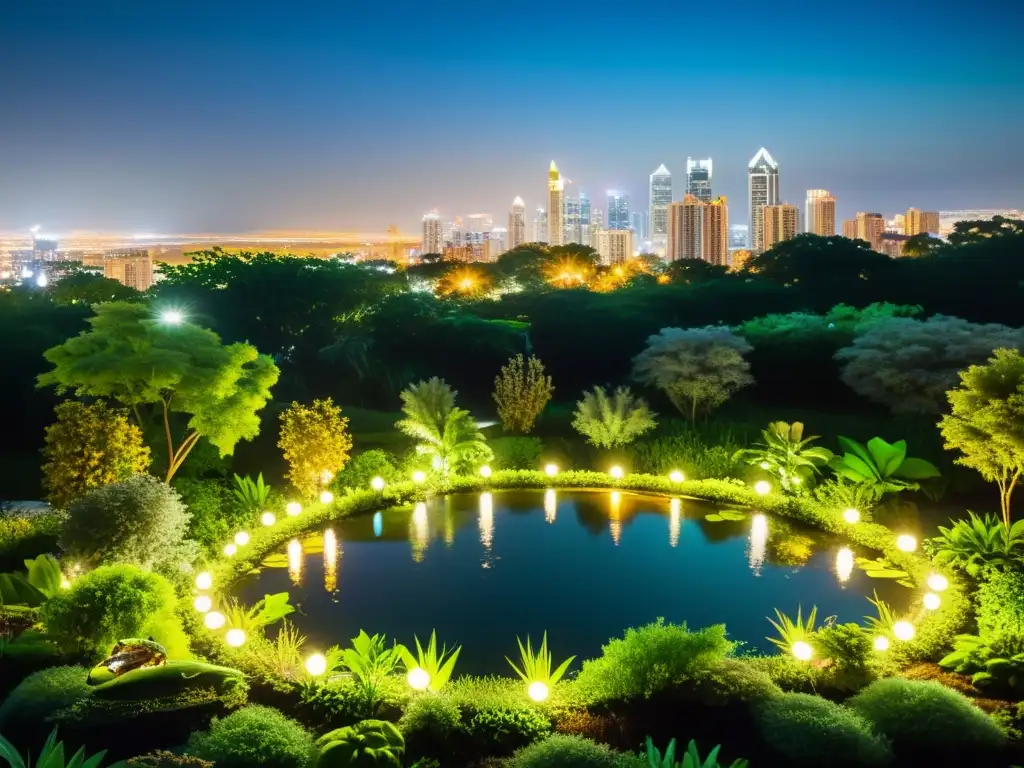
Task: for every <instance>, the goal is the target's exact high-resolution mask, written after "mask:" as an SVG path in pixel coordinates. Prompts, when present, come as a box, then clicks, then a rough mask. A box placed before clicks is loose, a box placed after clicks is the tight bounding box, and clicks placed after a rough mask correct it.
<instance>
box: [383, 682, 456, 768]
mask: <svg viewBox="0 0 1024 768" xmlns="http://www.w3.org/2000/svg"><path fill="white" fill-rule="evenodd" d="M398 728H399V730H401V731H402V735H403V736H404V737H405V743H406V746H407V748H408V750H409V754H410V755H414V756H420V755H429V756H434V757H440V756H443V755H444V754H445V753H446V749H445V747H446V744H448V743H450V742H451V741H452V739H453V738H454V736H455V735H456V734H458V733H459V732H461V731H463V730H464V725H463V722H462V712H461V710H460V709H459V707H458V705H457V704H455V703H454V702H452V701H451V700H450V699H448V698H447V697H446V696H443V695H440V694H436V693H425V694H423V695H421V696H416V697H414V698H413V699H412V701H410V702H409V706H407V707H406V709H405V712H404V713H403V714H402V719H401V720H399V721H398Z"/></svg>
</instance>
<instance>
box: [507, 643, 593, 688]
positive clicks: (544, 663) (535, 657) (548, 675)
mask: <svg viewBox="0 0 1024 768" xmlns="http://www.w3.org/2000/svg"><path fill="white" fill-rule="evenodd" d="M516 642H517V643H518V644H519V658H520V666H516V663H515V662H514V661H512V659H510V658H508V657H507V656H506V657H505V660H506V661H508V663H509V665H510V666H511V667H512V669H514V670H515V673H516V674H517V675H519V677H520V678H521V679H523V680H525V681H526V683H527V684H530V683H543V684H544V685H546V686H547V687H548V688H552V687H554V685H555V684H556V683H557V682H558V681H559V680H561V679H562V676H563V675H565V672H566V670H567V669H569V665H570V664H572V662H573V660H574V659H575V658H576V657H575V656H570V657H569V658H568V659H566V660H565V661H563V662H562V663H561V664H559V665H558V666H557V667H556V668H555V669H554V671H552V669H551V665H552V658H551V652H550V651H549V650H548V633H547V632H545V633H544V639H543V640H541V642H540V648H538V649H537V652H536V653H534V651H533V646H532V645H531V643H530V636H529V635H527V636H526V645H525V646H524V645H523V641H522V640H520V639H519V638H518V637H517V638H516Z"/></svg>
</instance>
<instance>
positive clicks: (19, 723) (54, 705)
mask: <svg viewBox="0 0 1024 768" xmlns="http://www.w3.org/2000/svg"><path fill="white" fill-rule="evenodd" d="M88 676H89V670H87V669H86V668H85V667H51V668H50V669H44V670H42V671H40V672H34V673H33V674H31V675H29V676H28V677H26V678H25V679H24V680H22V681H21V683H20V684H19V685H18V687H17V688H15V689H14V690H13V691H11V692H10V693H9V694H8V695H7V698H6V699H4V702H3V705H0V730H2V731H5V732H6V733H9V734H18V735H19V737H21V736H22V735H23V734H24V733H25V732H26V731H28V732H29V733H32V732H33V731H38V730H39V728H40V726H43V725H44V724H45V723H46V722H47V721H48V720H49V719H50V718H52V717H53V715H55V714H56V713H57V712H59V711H60V710H62V709H65V708H66V707H70V706H71V705H72V704H74V703H75V702H77V701H79V700H80V699H82V698H84V697H85V696H88V695H89V685H88V684H87V683H86V678H87V677H88Z"/></svg>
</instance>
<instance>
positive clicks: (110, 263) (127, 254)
mask: <svg viewBox="0 0 1024 768" xmlns="http://www.w3.org/2000/svg"><path fill="white" fill-rule="evenodd" d="M103 276H104V277H109V278H110V279H112V280H117V282H119V283H121V285H127V286H128V287H129V288H134V289H135V290H137V291H146V290H149V288H150V287H151V286H152V285H153V260H152V259H151V258H150V256H149V251H147V250H145V249H137V248H125V249H119V250H113V251H107V253H106V257H105V258H104V260H103Z"/></svg>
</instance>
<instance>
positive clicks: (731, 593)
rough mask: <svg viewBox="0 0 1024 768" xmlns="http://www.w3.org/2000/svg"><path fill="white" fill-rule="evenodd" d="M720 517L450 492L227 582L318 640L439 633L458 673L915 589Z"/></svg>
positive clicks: (577, 497)
mask: <svg viewBox="0 0 1024 768" xmlns="http://www.w3.org/2000/svg"><path fill="white" fill-rule="evenodd" d="M721 511H722V510H720V509H717V508H716V507H714V506H711V505H708V504H705V503H702V502H697V501H693V500H688V499H683V500H670V499H666V498H660V497H653V496H644V495H639V494H629V493H621V494H613V493H611V492H608V491H594V492H586V491H577V492H568V491H559V492H558V493H557V494H556V493H555V491H547V492H545V491H506V492H502V491H497V492H494V493H492V494H463V495H453V496H449V497H445V498H438V499H434V500H432V501H430V502H427V503H426V504H422V505H417V506H416V507H410V508H408V509H397V510H391V511H388V512H385V513H378V514H377V515H373V516H365V517H358V518H352V519H348V520H343V521H339V522H336V523H333V524H332V525H331V526H330V527H329V529H328V530H327V532H326V534H325V532H324V531H320V532H318V533H316V534H315V535H310V536H309V537H306V538H304V539H302V540H301V541H300V540H295V541H293V542H291V543H290V544H289V545H284V546H282V547H281V550H280V552H278V553H275V554H273V555H271V556H270V557H268V558H267V560H266V561H265V563H264V565H263V567H262V569H261V571H260V572H259V573H258V574H252V575H250V576H248V577H246V578H244V579H243V580H242V581H240V582H239V583H238V585H237V586H236V588H235V590H234V592H235V594H236V595H237V596H239V597H240V598H241V599H242V600H243V601H244V602H246V603H247V604H250V603H252V602H255V601H256V600H258V599H259V598H260V597H262V596H263V595H264V594H268V593H274V592H281V591H288V592H290V593H291V597H292V603H293V604H294V605H295V606H296V608H297V612H296V614H294V615H293V616H292V617H291V618H292V619H293V620H294V622H295V624H296V625H297V626H298V627H299V629H300V631H302V632H303V633H304V634H305V635H307V636H308V637H309V640H310V648H311V649H312V648H318V649H322V648H325V647H327V646H329V645H332V644H335V643H338V644H347V642H348V640H349V639H350V638H352V637H354V636H355V635H356V634H358V632H359V630H360V629H365V630H366V631H367V632H369V633H371V634H373V633H375V632H382V633H385V634H386V635H387V636H388V637H389V638H395V639H397V640H398V641H399V642H403V643H407V644H411V643H412V642H413V634H417V635H419V637H420V639H421V640H423V641H424V642H425V640H426V639H427V638H428V637H429V635H430V631H431V629H435V628H436V630H437V633H438V640H439V641H440V642H446V643H448V644H449V645H451V644H453V643H458V644H461V645H462V646H463V650H462V654H461V656H460V659H459V664H458V668H459V672H461V673H463V674H468V673H475V674H484V673H505V672H508V671H509V670H508V664H507V662H506V661H505V659H504V656H505V655H509V656H511V657H513V658H515V657H516V655H517V648H516V636H517V635H519V636H522V637H523V638H524V639H525V636H526V634H527V633H529V634H530V635H532V636H533V637H534V638H536V639H537V640H539V638H540V635H541V634H542V633H543V632H544V631H545V630H547V632H548V636H549V644H550V645H551V646H552V651H553V653H554V654H555V656H556V657H559V658H564V657H565V656H567V655H574V654H575V655H577V656H580V657H581V658H587V657H591V656H595V655H597V654H598V653H599V652H600V647H601V645H602V644H603V643H604V642H606V641H607V640H608V639H609V638H610V637H616V636H620V635H621V634H622V632H623V630H624V629H625V628H626V627H631V626H637V625H640V624H644V623H647V622H650V621H653V620H655V619H656V618H658V617H659V616H661V617H664V618H665V619H666V620H667V621H672V622H681V621H685V622H687V624H688V625H689V626H690V627H694V628H696V627H702V626H705V625H708V624H717V623H724V624H725V625H726V626H727V628H728V632H729V636H730V637H731V638H732V639H734V640H740V641H743V642H745V643H747V644H748V646H751V647H753V648H756V649H760V650H765V651H767V650H771V649H772V648H773V646H771V644H770V643H768V641H767V640H766V639H765V636H766V635H771V634H773V632H774V630H773V629H772V627H771V625H769V624H768V621H767V620H766V618H765V617H767V616H772V617H774V609H775V608H776V607H777V608H779V609H780V610H782V611H783V612H784V613H787V614H789V615H791V616H792V615H795V613H796V609H797V605H798V604H802V605H803V606H804V613H805V615H806V612H807V610H809V609H810V607H811V606H812V605H817V606H818V616H819V623H820V622H821V621H822V620H823V619H825V618H826V617H829V616H836V617H837V618H838V620H839V621H857V622H859V621H861V619H862V617H863V616H864V615H866V614H871V613H873V608H872V606H871V605H870V604H869V603H868V602H867V600H866V599H865V598H866V597H870V596H871V595H872V591H873V590H875V589H877V590H878V593H879V595H880V596H881V597H882V598H883V599H884V600H886V601H887V602H889V603H890V604H892V605H893V606H894V607H895V608H898V609H902V608H904V607H905V606H906V605H907V603H908V602H909V600H910V597H911V590H910V589H908V588H906V587H901V586H899V585H897V584H896V583H895V582H893V581H891V580H883V579H872V578H869V577H868V576H867V575H866V574H865V573H864V572H863V571H862V570H861V569H860V568H859V567H857V566H856V565H855V564H854V562H853V557H854V556H862V555H864V556H872V557H873V556H874V555H873V554H871V553H869V552H865V551H859V550H858V549H857V548H856V547H853V548H849V547H848V546H847V544H846V542H844V541H842V540H841V539H838V538H836V537H832V536H826V535H824V534H821V533H820V532H817V531H813V530H809V529H805V528H801V527H797V526H795V525H794V524H793V523H791V522H789V521H786V520H782V519H779V518H774V517H768V516H765V515H761V514H758V513H756V512H750V511H746V512H743V513H742V519H741V520H720V521H709V520H708V519H707V516H708V515H715V514H716V513H719V512H721ZM732 516H738V515H735V514H734V515H732ZM851 550H852V551H851ZM840 553H842V554H840Z"/></svg>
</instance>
